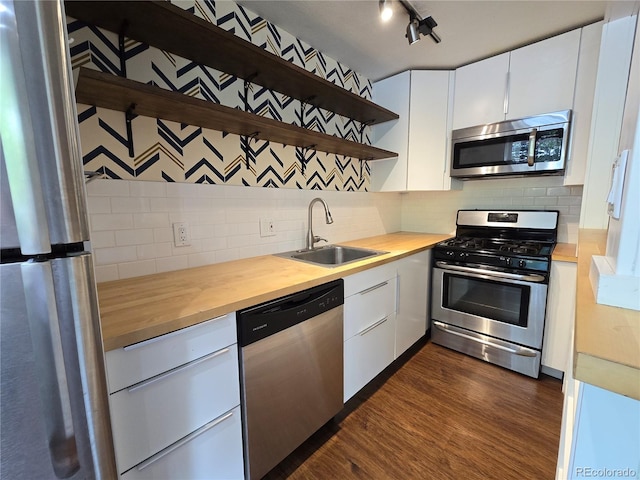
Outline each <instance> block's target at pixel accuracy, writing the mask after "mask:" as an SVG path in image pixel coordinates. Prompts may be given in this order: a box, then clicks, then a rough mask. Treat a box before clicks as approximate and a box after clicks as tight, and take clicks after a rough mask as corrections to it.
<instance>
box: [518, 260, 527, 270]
mask: <svg viewBox="0 0 640 480" xmlns="http://www.w3.org/2000/svg"><path fill="white" fill-rule="evenodd" d="M518 266H519V267H520V268H524V267H526V266H527V261H526V260H518Z"/></svg>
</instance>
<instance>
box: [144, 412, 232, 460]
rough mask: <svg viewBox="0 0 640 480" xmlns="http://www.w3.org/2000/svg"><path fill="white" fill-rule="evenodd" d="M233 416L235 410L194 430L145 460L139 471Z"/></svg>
mask: <svg viewBox="0 0 640 480" xmlns="http://www.w3.org/2000/svg"><path fill="white" fill-rule="evenodd" d="M232 416H233V410H231V411H230V412H227V413H225V414H224V415H222V416H221V417H218V418H216V419H214V420H211V421H210V422H209V423H207V424H205V425H203V426H202V427H200V428H199V429H197V430H194V431H193V432H191V433H190V434H189V435H187V436H186V437H183V438H182V439H180V440H178V441H177V442H176V443H174V444H171V445H169V446H168V447H167V448H165V449H164V450H160V451H159V452H158V453H156V454H155V455H154V456H152V457H149V458H148V459H147V460H145V461H144V462H142V463H141V464H140V465H138V471H140V470H144V469H145V468H147V467H148V466H149V465H151V464H152V463H155V462H157V461H158V460H160V459H161V458H162V457H164V456H165V455H169V454H170V453H171V452H173V451H174V450H177V449H178V448H180V447H181V446H183V445H184V444H185V443H188V442H190V441H191V440H193V439H194V438H196V437H199V436H200V435H202V434H203V433H205V432H207V431H208V430H211V429H212V428H213V427H215V426H216V425H218V424H220V423H222V422H224V421H225V420H226V419H228V418H231V417H232Z"/></svg>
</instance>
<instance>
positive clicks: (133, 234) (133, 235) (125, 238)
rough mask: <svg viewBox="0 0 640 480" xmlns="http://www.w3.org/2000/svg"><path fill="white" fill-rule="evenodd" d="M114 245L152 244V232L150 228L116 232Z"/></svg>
mask: <svg viewBox="0 0 640 480" xmlns="http://www.w3.org/2000/svg"><path fill="white" fill-rule="evenodd" d="M115 235H116V245H118V246H124V245H144V244H145V243H153V230H152V229H150V228H138V229H135V230H118V231H116V232H115Z"/></svg>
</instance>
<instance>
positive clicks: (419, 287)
mask: <svg viewBox="0 0 640 480" xmlns="http://www.w3.org/2000/svg"><path fill="white" fill-rule="evenodd" d="M430 258H431V250H427V251H424V252H420V253H417V254H415V255H411V256H410V257H407V258H403V259H402V260H399V261H398V309H397V311H396V348H395V358H398V357H399V356H400V355H402V353H404V352H405V351H406V350H407V349H408V348H409V347H410V346H411V345H413V344H414V343H415V342H416V341H418V340H419V339H420V338H421V337H422V336H423V335H424V334H425V332H426V330H427V303H428V292H429V285H428V281H429V263H430Z"/></svg>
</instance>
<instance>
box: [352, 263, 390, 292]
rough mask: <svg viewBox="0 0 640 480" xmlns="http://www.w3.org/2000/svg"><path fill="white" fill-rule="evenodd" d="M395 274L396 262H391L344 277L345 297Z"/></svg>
mask: <svg viewBox="0 0 640 480" xmlns="http://www.w3.org/2000/svg"><path fill="white" fill-rule="evenodd" d="M395 275H396V262H391V263H385V264H384V265H380V266H379V267H375V268H371V269H369V270H364V271H362V272H358V273H355V274H353V275H349V276H347V277H344V298H347V297H350V296H351V295H354V294H356V293H358V292H361V291H362V290H366V289H367V288H371V287H373V286H374V285H378V284H379V283H381V282H384V281H385V280H387V279H389V278H391V277H395Z"/></svg>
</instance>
